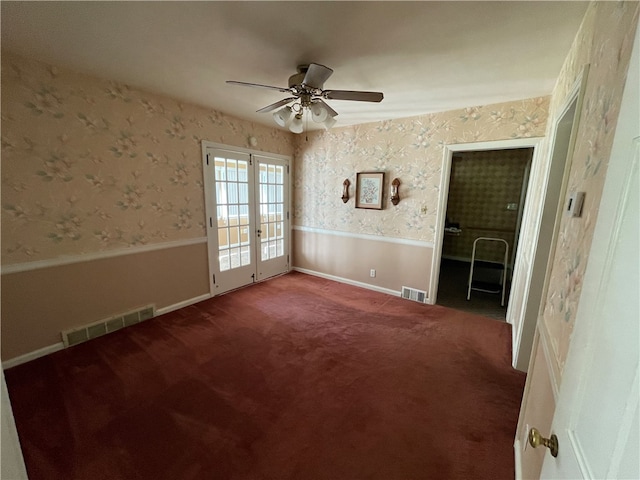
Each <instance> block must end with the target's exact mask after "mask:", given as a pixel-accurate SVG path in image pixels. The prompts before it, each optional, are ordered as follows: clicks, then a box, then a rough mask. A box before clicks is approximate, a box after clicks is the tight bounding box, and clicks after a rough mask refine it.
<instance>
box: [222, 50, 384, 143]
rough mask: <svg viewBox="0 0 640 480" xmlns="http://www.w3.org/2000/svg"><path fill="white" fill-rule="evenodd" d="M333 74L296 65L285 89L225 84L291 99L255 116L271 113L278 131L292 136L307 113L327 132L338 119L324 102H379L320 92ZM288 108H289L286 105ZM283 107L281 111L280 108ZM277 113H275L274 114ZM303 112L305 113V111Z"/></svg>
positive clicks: (363, 95)
mask: <svg viewBox="0 0 640 480" xmlns="http://www.w3.org/2000/svg"><path fill="white" fill-rule="evenodd" d="M332 73H333V70H331V69H330V68H328V67H325V66H324V65H320V64H317V63H310V64H309V65H299V66H298V73H296V74H294V75H291V76H290V77H289V87H288V88H284V87H273V86H270V85H262V84H259V83H247V82H237V81H235V80H227V83H229V84H232V85H240V86H244V87H257V88H266V89H269V90H277V91H278V92H281V93H288V94H290V95H292V96H290V97H287V98H284V99H282V100H280V101H278V102H275V103H272V104H271V105H267V106H266V107H264V108H261V109H260V110H258V112H260V113H263V112H265V113H266V112H272V111H274V110H276V111H275V112H274V114H273V119H274V121H275V122H276V123H277V124H278V125H279V126H281V127H287V126H288V127H289V130H291V131H292V132H293V133H302V132H303V131H304V124H303V121H302V118H303V116H304V114H305V113H307V110H308V111H309V112H310V114H311V119H312V120H313V121H314V122H316V123H319V124H322V125H323V126H324V128H325V129H327V130H328V129H330V128H331V127H332V126H333V125H334V124H335V123H336V119H335V117H336V116H337V115H338V112H336V111H335V110H334V109H333V108H331V107H330V106H329V105H328V104H327V103H326V102H325V101H324V100H352V101H357V102H381V101H382V99H383V98H384V95H383V94H382V93H381V92H362V91H355V90H323V88H324V82H325V81H326V80H327V79H328V78H329V77H330V76H331V74H332ZM289 104H290V105H289ZM280 107H283V108H280ZM278 109H279V110H278ZM305 109H306V110H305Z"/></svg>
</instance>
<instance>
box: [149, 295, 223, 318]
mask: <svg viewBox="0 0 640 480" xmlns="http://www.w3.org/2000/svg"><path fill="white" fill-rule="evenodd" d="M210 298H211V294H210V293H205V294H204V295H200V296H197V297H193V298H189V299H187V300H183V301H182V302H178V303H174V304H173V305H168V306H166V307H162V308H159V309H157V310H156V316H158V315H164V314H165V313H169V312H173V311H174V310H180V309H181V308H184V307H188V306H190V305H193V304H194V303H198V302H202V301H203V300H209V299H210Z"/></svg>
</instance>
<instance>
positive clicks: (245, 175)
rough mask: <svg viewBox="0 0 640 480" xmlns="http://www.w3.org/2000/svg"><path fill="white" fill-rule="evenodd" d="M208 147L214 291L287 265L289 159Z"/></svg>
mask: <svg viewBox="0 0 640 480" xmlns="http://www.w3.org/2000/svg"><path fill="white" fill-rule="evenodd" d="M203 153H204V184H205V202H206V215H207V244H208V251H209V273H210V278H209V282H210V288H211V293H212V295H218V294H221V293H224V292H227V291H229V290H232V289H234V288H238V287H242V286H244V285H248V284H250V283H253V282H256V281H258V280H262V279H265V278H269V277H272V276H274V275H278V274H280V273H284V272H286V271H288V269H289V161H288V159H286V158H283V157H276V156H273V157H271V156H265V155H262V154H260V155H257V154H253V153H249V152H247V151H244V150H238V151H236V150H227V149H225V148H221V147H219V146H204V147H203Z"/></svg>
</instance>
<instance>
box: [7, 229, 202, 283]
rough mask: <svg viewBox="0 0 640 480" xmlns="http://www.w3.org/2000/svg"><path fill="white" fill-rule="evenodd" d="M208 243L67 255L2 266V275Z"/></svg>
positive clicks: (176, 243) (197, 240)
mask: <svg viewBox="0 0 640 480" xmlns="http://www.w3.org/2000/svg"><path fill="white" fill-rule="evenodd" d="M200 243H207V237H198V238H190V239H187V240H176V241H173V242H164V243H154V244H151V245H142V246H139V247H128V248H119V249H117V250H107V251H104V252H94V253H86V254H81V255H65V256H61V257H57V258H50V259H47V260H37V261H35V262H25V263H14V264H12V265H3V266H2V275H5V274H9V273H19V272H28V271H30V270H39V269H41V268H49V267H60V266H62V265H71V264H73V263H82V262H91V261H94V260H101V259H104V258H113V257H120V256H123V255H132V254H136V253H146V252H153V251H155V250H163V249H165V248H176V247H187V246H190V245H197V244H200Z"/></svg>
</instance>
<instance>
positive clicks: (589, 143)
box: [543, 2, 640, 370]
mask: <svg viewBox="0 0 640 480" xmlns="http://www.w3.org/2000/svg"><path fill="white" fill-rule="evenodd" d="M639 8H640V3H638V2H594V3H592V4H591V5H590V6H589V9H588V10H587V13H586V15H585V19H584V21H583V24H582V26H581V28H580V31H579V32H578V35H577V36H576V39H575V41H574V44H573V47H572V48H571V50H570V52H569V55H568V56H567V59H566V61H565V64H564V67H563V69H562V72H561V74H560V76H559V78H558V82H557V84H556V88H555V90H554V94H553V99H552V102H551V110H550V111H551V112H553V113H556V112H558V110H559V109H560V108H561V106H562V104H563V103H564V101H565V99H566V97H567V95H568V93H569V92H570V90H571V87H572V86H573V84H574V82H575V80H576V78H577V76H578V74H579V73H580V71H581V69H582V66H583V65H584V64H586V63H589V64H590V67H589V73H588V76H587V85H586V90H585V95H584V102H583V106H582V112H581V114H580V120H579V127H578V132H577V138H576V147H575V151H574V155H573V161H572V164H571V170H570V176H569V184H568V191H569V192H573V191H583V192H586V195H585V203H584V206H583V214H582V217H581V218H570V217H567V216H563V217H562V219H561V223H560V229H559V233H558V242H557V244H556V251H555V256H554V259H553V267H552V268H553V269H552V273H551V278H550V283H549V293H548V296H547V299H546V302H545V307H544V314H543V315H544V323H545V325H546V327H547V329H548V332H549V334H550V337H551V341H552V346H553V349H554V350H555V355H556V359H557V361H558V365H559V367H560V370H562V368H563V367H564V362H565V360H566V357H567V352H568V348H569V342H570V338H571V332H572V330H573V325H574V321H575V316H576V311H577V306H578V302H579V300H580V293H581V288H582V278H583V275H584V272H585V269H586V264H587V259H588V257H589V250H590V248H591V241H592V239H593V231H594V228H595V223H596V218H597V215H598V206H599V204H600V199H601V196H602V189H603V186H604V179H605V175H606V170H607V163H608V160H609V155H610V153H611V147H612V144H613V137H614V133H615V126H616V122H617V118H618V112H619V110H620V102H621V99H622V92H623V89H624V84H625V78H626V72H627V68H628V65H629V58H630V55H631V49H632V44H633V39H634V35H635V29H636V26H637V23H638V11H639ZM635 61H637V59H636V60H635ZM549 123H550V128H551V123H552V122H549ZM549 133H550V131H549Z"/></svg>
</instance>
